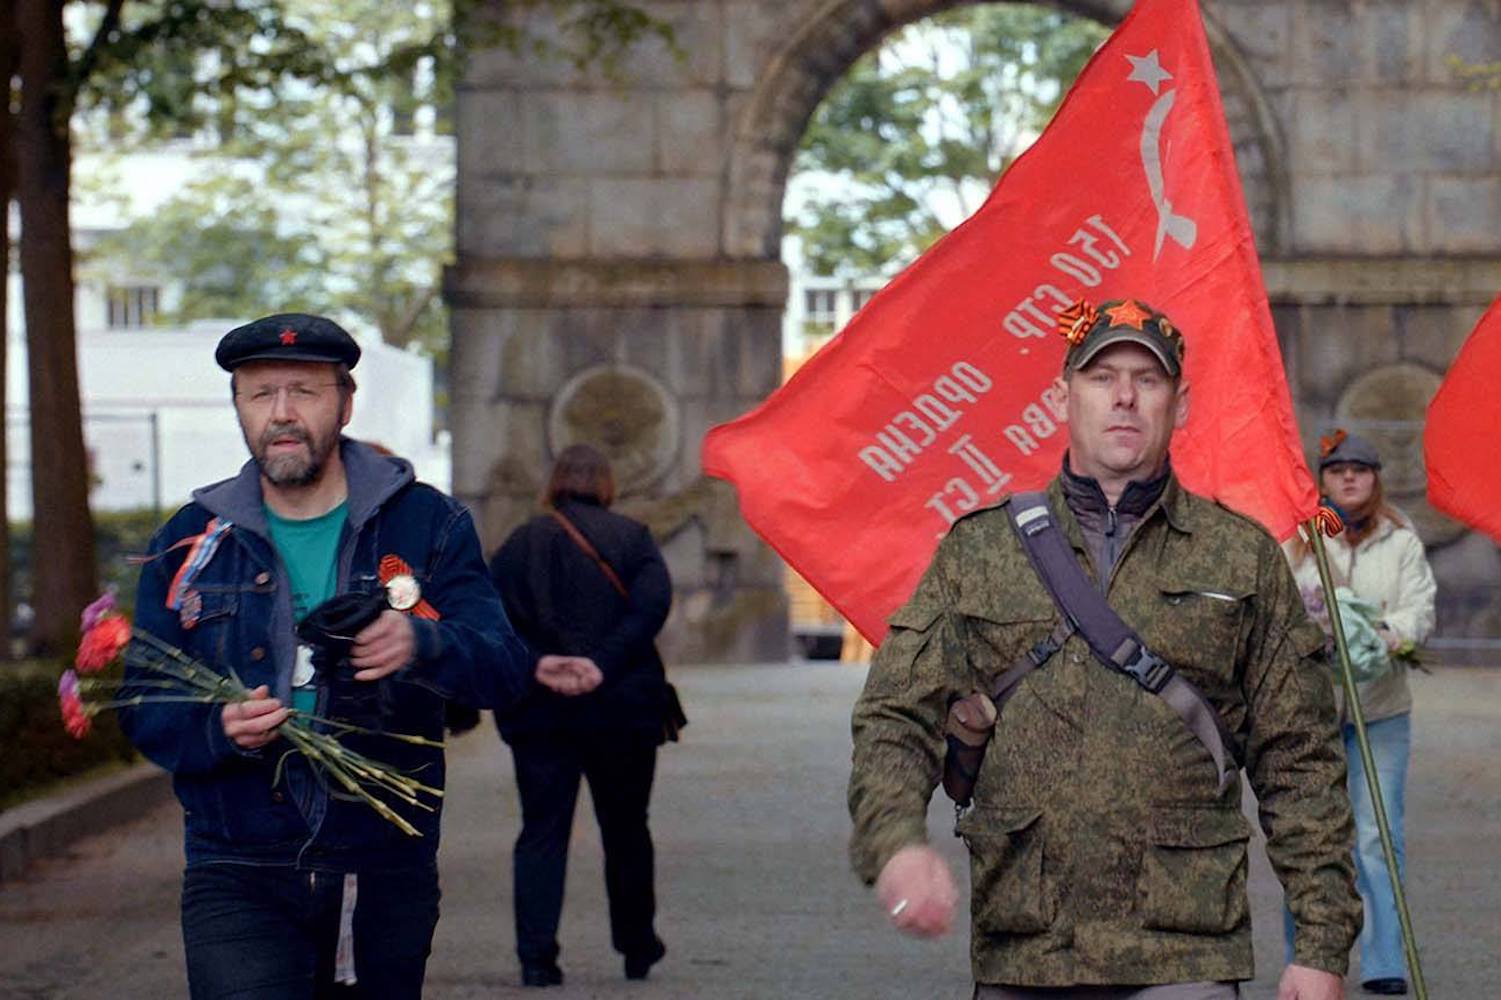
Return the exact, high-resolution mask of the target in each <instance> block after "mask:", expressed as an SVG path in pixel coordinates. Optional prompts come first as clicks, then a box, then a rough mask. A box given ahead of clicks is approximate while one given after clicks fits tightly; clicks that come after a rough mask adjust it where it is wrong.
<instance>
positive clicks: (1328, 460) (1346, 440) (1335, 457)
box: [1319, 427, 1381, 472]
mask: <svg viewBox="0 0 1501 1000" xmlns="http://www.w3.org/2000/svg"><path fill="white" fill-rule="evenodd" d="M1339 462H1353V463H1355V464H1357V465H1366V466H1369V467H1371V468H1372V469H1380V468H1381V455H1380V453H1378V452H1377V451H1376V446H1375V445H1373V444H1371V442H1369V441H1367V440H1366V439H1365V438H1363V437H1356V436H1355V435H1354V434H1351V433H1350V432H1349V431H1347V430H1345V429H1344V428H1343V427H1336V428H1335V429H1334V430H1333V431H1332V432H1330V433H1328V434H1326V435H1324V436H1323V437H1321V438H1319V471H1320V472H1323V471H1324V469H1325V468H1326V467H1328V466H1331V465H1335V464H1337V463H1339Z"/></svg>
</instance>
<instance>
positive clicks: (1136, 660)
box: [1120, 646, 1177, 694]
mask: <svg viewBox="0 0 1501 1000" xmlns="http://www.w3.org/2000/svg"><path fill="white" fill-rule="evenodd" d="M1120 671H1121V673H1123V674H1128V675H1130V677H1131V679H1132V680H1134V681H1136V683H1138V684H1140V685H1141V686H1142V687H1143V688H1145V689H1146V690H1148V691H1150V692H1151V693H1152V694H1157V693H1158V692H1160V691H1161V690H1162V689H1163V688H1165V687H1167V682H1168V681H1170V680H1172V679H1173V674H1175V673H1177V671H1175V670H1174V669H1173V665H1172V664H1171V663H1168V662H1167V661H1166V660H1164V659H1163V658H1162V657H1160V656H1158V655H1157V654H1156V653H1154V652H1152V651H1151V650H1150V649H1147V648H1146V647H1145V646H1138V647H1136V653H1135V655H1133V656H1132V657H1131V659H1129V660H1127V661H1126V662H1125V663H1123V664H1121V666H1120Z"/></svg>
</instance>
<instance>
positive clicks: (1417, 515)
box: [1320, 363, 1465, 545]
mask: <svg viewBox="0 0 1501 1000" xmlns="http://www.w3.org/2000/svg"><path fill="white" fill-rule="evenodd" d="M1441 381H1442V379H1441V378H1440V377H1439V376H1438V374H1437V373H1435V372H1433V371H1431V370H1429V369H1428V368H1424V367H1423V366H1421V365H1415V364H1411V363H1401V364H1395V365H1383V366H1382V367H1380V368H1373V369H1371V370H1370V371H1368V372H1366V373H1365V374H1364V375H1361V376H1360V377H1359V378H1357V379H1356V380H1355V381H1354V382H1352V383H1351V384H1350V387H1349V388H1348V389H1346V390H1345V392H1344V394H1343V395H1342V396H1341V397H1340V400H1339V403H1338V404H1337V405H1336V407H1335V414H1336V422H1337V423H1338V424H1339V426H1341V427H1345V428H1347V429H1349V430H1350V431H1352V432H1354V433H1356V434H1359V435H1361V436H1362V437H1365V438H1368V439H1369V440H1370V441H1371V443H1372V444H1374V445H1375V446H1376V450H1377V451H1378V452H1379V453H1380V454H1381V482H1382V485H1383V486H1384V487H1385V489H1386V497H1387V499H1388V500H1390V501H1391V502H1392V504H1394V505H1395V506H1396V507H1398V508H1400V509H1401V510H1402V511H1404V512H1405V513H1407V514H1408V515H1409V516H1410V517H1411V518H1412V519H1413V521H1415V522H1416V523H1417V527H1418V534H1419V535H1421V536H1422V538H1423V541H1424V542H1426V543H1428V544H1429V545H1443V544H1446V543H1448V542H1452V541H1454V540H1455V539H1456V538H1458V537H1460V536H1461V535H1463V534H1464V531H1465V529H1464V526H1463V525H1461V524H1459V523H1457V522H1455V521H1452V520H1450V519H1449V518H1447V517H1444V516H1443V515H1442V514H1440V513H1438V512H1437V511H1435V510H1434V509H1433V508H1432V507H1430V506H1429V505H1428V498H1427V488H1428V480H1427V475H1426V473H1425V472H1424V470H1423V417H1424V414H1425V413H1426V412H1427V410H1428V403H1429V401H1430V400H1431V399H1433V395H1434V393H1436V392H1438V387H1439V383H1440V382H1441ZM1324 430H1325V428H1320V433H1323V432H1324Z"/></svg>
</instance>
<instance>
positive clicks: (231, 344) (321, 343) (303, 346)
mask: <svg viewBox="0 0 1501 1000" xmlns="http://www.w3.org/2000/svg"><path fill="white" fill-rule="evenodd" d="M214 360H215V361H217V362H219V367H220V368H223V369H224V370H225V371H229V372H232V371H234V370H235V369H236V368H238V367H239V366H240V365H243V364H244V363H245V362H247V361H323V362H328V363H331V364H344V365H347V366H348V367H350V368H353V367H354V366H355V365H356V364H357V363H359V360H360V345H359V344H357V343H355V342H354V338H353V337H351V336H350V335H349V334H348V332H346V331H345V329H344V328H343V327H342V326H340V325H339V324H337V323H335V322H334V321H333V320H331V319H325V318H324V317H322V316H311V315H309V314H307V313H277V314H276V315H274V316H263V317H261V318H260V319H258V320H254V321H252V322H250V323H246V324H245V325H244V326H237V327H235V328H234V329H233V330H231V331H229V332H228V333H226V334H225V335H224V337H223V339H221V340H220V341H219V346H218V348H216V349H215V351H214Z"/></svg>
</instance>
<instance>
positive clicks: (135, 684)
mask: <svg viewBox="0 0 1501 1000" xmlns="http://www.w3.org/2000/svg"><path fill="white" fill-rule="evenodd" d="M132 640H134V642H132ZM122 655H123V656H124V659H125V663H126V665H127V666H129V667H131V668H132V671H133V673H134V676H133V677H132V678H131V679H130V681H129V687H130V689H131V690H132V691H140V690H142V689H145V692H146V693H132V694H130V695H129V696H126V697H120V689H121V688H122V687H124V686H126V681H125V680H123V679H121V678H114V677H104V676H101V675H100V672H101V671H103V670H104V668H105V667H107V666H109V665H110V664H111V663H113V662H114V661H115V659H116V657H120V656H122ZM73 662H74V669H70V670H66V671H64V672H63V675H62V678H61V679H60V680H59V681H58V684H57V696H58V702H59V704H60V707H61V709H62V716H63V725H64V726H66V727H67V730H68V732H69V733H71V734H72V735H73V736H75V737H77V738H79V739H82V738H83V737H84V736H85V735H87V734H88V732H89V729H90V727H91V725H92V723H91V721H90V720H91V719H92V717H93V716H95V715H97V714H98V713H100V712H104V711H108V710H110V709H115V708H125V707H129V706H132V705H141V704H146V703H148V702H151V703H159V702H174V701H175V702H202V703H209V704H219V705H228V704H232V703H234V702H240V701H247V700H249V698H250V688H248V687H246V686H245V684H244V682H242V681H241V680H240V678H239V677H237V676H236V675H235V673H234V671H232V670H231V671H229V672H228V673H225V674H221V673H219V672H218V671H215V670H211V669H209V668H208V667H207V666H205V665H204V664H203V663H201V662H199V661H198V660H195V659H193V658H192V657H190V656H188V655H187V654H186V653H184V652H183V651H182V650H180V649H178V648H177V647H175V646H173V645H171V644H170V643H166V642H163V641H162V640H160V639H158V638H157V637H156V636H154V635H152V634H151V633H150V632H147V631H145V630H144V629H138V628H132V627H131V624H130V622H128V621H126V620H125V618H124V616H122V615H121V614H120V613H119V612H118V611H117V610H116V609H115V596H114V594H113V593H112V592H111V593H106V594H104V595H103V596H102V597H100V598H99V599H98V600H96V601H94V602H93V603H92V604H90V605H89V606H88V607H87V608H85V609H84V611H83V639H82V641H81V642H80V643H79V645H78V655H77V656H76V657H75V658H74V661H73ZM277 731H278V732H279V733H280V734H281V736H282V737H283V738H285V739H286V741H287V742H288V743H289V744H291V747H290V749H289V750H288V751H287V753H301V754H302V755H303V756H304V757H306V758H307V760H308V762H309V763H310V764H311V765H312V767H313V771H314V773H316V774H318V775H319V776H320V778H322V779H323V780H325V781H329V782H331V783H333V784H335V785H338V786H340V787H342V788H343V789H344V790H345V791H347V792H349V793H350V794H352V795H355V796H357V797H358V798H360V799H361V800H363V801H364V802H365V803H366V804H367V805H369V806H370V808H372V809H374V810H375V811H376V812H377V813H379V814H380V815H381V816H383V817H384V818H386V819H387V820H389V821H390V822H391V823H394V824H395V825H396V826H397V827H398V828H399V829H400V830H402V832H404V833H406V834H409V835H410V836H414V837H420V836H421V833H420V832H418V830H417V828H416V827H414V826H412V824H410V823H408V822H407V821H406V820H405V819H403V818H402V817H401V815H400V814H399V813H397V812H396V810H395V808H393V807H392V805H391V804H390V803H388V802H386V801H385V800H384V799H383V798H382V797H381V796H389V797H390V798H392V799H394V800H396V801H397V802H400V803H403V804H405V805H407V806H411V807H414V808H418V809H425V810H427V811H429V812H431V811H433V806H432V805H430V804H428V803H427V802H424V801H423V800H422V797H423V796H430V797H432V798H442V796H443V790H442V789H441V788H433V787H431V786H430V785H425V784H423V783H422V782H420V781H418V780H416V779H415V778H413V777H412V776H411V775H410V774H407V773H405V772H403V771H399V770H397V769H395V768H392V767H389V766H387V765H385V764H382V763H381V762H380V761H377V760H374V759H372V758H370V757H367V756H365V755H364V754H362V753H359V752H358V751H355V750H351V749H349V748H348V747H346V746H345V745H344V744H343V743H341V742H339V737H341V736H344V735H347V734H350V733H364V734H376V735H380V736H384V737H387V738H389V739H393V740H400V741H402V742H404V743H414V744H418V745H420V746H430V747H442V746H443V743H442V742H441V741H437V740H430V739H427V738H426V737H423V736H408V735H405V734H402V733H389V732H385V731H383V730H374V729H368V728H366V727H364V726H357V725H353V724H351V723H348V722H343V721H339V720H335V719H325V718H322V717H320V716H317V715H313V714H310V713H307V712H300V711H297V710H295V709H294V710H293V711H292V714H291V715H290V716H289V717H288V719H287V721H286V722H284V723H282V724H281V727H280V728H279V729H278V730H277ZM283 759H285V756H284V757H283ZM280 778H281V768H280V767H278V768H277V771H276V775H275V776H274V777H273V780H274V781H277V780H280Z"/></svg>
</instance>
